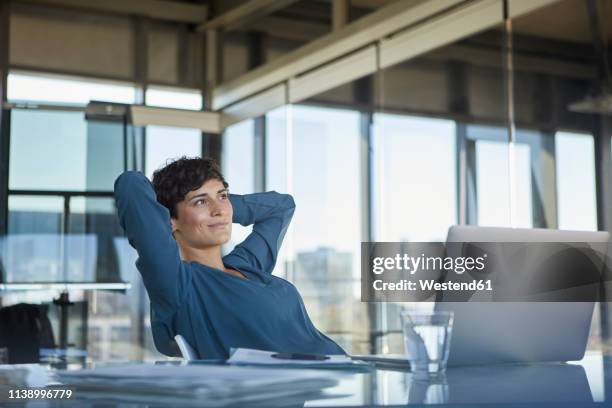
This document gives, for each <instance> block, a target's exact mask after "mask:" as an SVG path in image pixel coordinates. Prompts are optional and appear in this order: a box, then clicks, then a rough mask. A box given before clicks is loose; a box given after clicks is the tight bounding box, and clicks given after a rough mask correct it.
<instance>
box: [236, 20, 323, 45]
mask: <svg viewBox="0 0 612 408" xmlns="http://www.w3.org/2000/svg"><path fill="white" fill-rule="evenodd" d="M244 28H245V29H246V30H254V31H259V32H262V33H266V34H268V35H270V36H272V37H279V38H285V39H288V40H296V41H312V40H314V39H315V38H318V37H321V36H323V35H325V34H327V33H329V31H330V30H329V26H328V25H326V24H320V23H312V22H310V21H297V20H292V19H289V18H284V17H272V16H268V17H263V18H260V19H258V20H257V21H254V22H253V23H251V24H249V25H246V26H245V27H244Z"/></svg>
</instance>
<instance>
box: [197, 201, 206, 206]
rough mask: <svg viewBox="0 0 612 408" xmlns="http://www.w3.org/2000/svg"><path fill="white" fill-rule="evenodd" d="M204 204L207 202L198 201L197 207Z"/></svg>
mask: <svg viewBox="0 0 612 408" xmlns="http://www.w3.org/2000/svg"><path fill="white" fill-rule="evenodd" d="M203 204H206V202H205V201H204V200H197V201H196V202H195V205H203Z"/></svg>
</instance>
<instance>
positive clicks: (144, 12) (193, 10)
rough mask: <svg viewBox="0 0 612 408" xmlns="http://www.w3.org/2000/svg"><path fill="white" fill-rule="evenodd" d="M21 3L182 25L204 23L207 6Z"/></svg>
mask: <svg viewBox="0 0 612 408" xmlns="http://www.w3.org/2000/svg"><path fill="white" fill-rule="evenodd" d="M19 1H21V2H27V3H36V4H44V5H49V6H62V7H70V8H76V9H82V10H91V11H104V12H110V13H117V14H132V15H140V16H146V17H150V18H152V19H156V20H166V21H174V22H182V23H193V24H197V23H201V22H202V21H206V18H207V16H208V6H206V5H197V4H187V3H179V2H175V1H166V0H129V1H126V0H104V1H100V0H19Z"/></svg>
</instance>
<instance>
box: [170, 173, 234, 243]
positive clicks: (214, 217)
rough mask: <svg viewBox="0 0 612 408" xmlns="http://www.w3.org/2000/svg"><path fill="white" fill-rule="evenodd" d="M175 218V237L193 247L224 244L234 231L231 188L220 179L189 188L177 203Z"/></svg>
mask: <svg viewBox="0 0 612 408" xmlns="http://www.w3.org/2000/svg"><path fill="white" fill-rule="evenodd" d="M176 212H177V218H172V219H171V222H172V232H173V234H174V237H175V239H176V240H177V241H178V242H179V243H181V244H183V245H188V246H190V247H192V248H198V249H205V248H209V247H211V246H217V245H222V244H225V243H226V242H227V241H229V239H230V237H231V234H232V215H233V210H232V204H231V203H230V200H229V197H228V191H227V189H226V188H225V187H224V186H223V183H222V182H221V181H220V180H217V179H211V180H208V181H207V182H206V183H204V184H203V185H202V187H200V188H198V189H197V190H193V191H190V192H189V193H187V195H186V196H185V199H184V200H183V201H181V202H180V203H178V204H177V206H176Z"/></svg>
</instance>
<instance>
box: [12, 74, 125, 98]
mask: <svg viewBox="0 0 612 408" xmlns="http://www.w3.org/2000/svg"><path fill="white" fill-rule="evenodd" d="M135 96H136V94H135V87H134V86H133V85H127V84H121V83H114V82H110V81H101V80H100V81H91V80H90V81H86V80H81V79H73V78H69V77H61V76H52V75H35V74H26V73H10V74H9V75H8V96H7V97H8V100H9V101H11V102H17V101H31V102H39V103H64V104H79V105H86V104H87V103H89V102H90V101H105V102H117V103H134V100H135Z"/></svg>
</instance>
